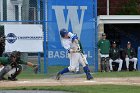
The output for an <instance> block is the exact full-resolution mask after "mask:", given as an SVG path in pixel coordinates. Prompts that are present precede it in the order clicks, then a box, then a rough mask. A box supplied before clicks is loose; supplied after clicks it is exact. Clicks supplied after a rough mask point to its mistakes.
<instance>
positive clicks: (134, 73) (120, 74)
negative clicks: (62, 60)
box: [18, 66, 140, 79]
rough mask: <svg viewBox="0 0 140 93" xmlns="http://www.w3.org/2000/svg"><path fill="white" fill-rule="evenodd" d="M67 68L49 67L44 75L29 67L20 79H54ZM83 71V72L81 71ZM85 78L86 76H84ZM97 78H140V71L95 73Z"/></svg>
mask: <svg viewBox="0 0 140 93" xmlns="http://www.w3.org/2000/svg"><path fill="white" fill-rule="evenodd" d="M63 68H65V66H49V67H48V73H47V74H44V73H43V69H42V71H41V73H40V74H34V73H33V70H32V69H31V68H29V67H27V69H25V70H24V71H23V72H22V73H21V74H20V75H19V76H18V78H19V79H43V78H49V77H53V76H55V75H56V74H57V72H58V71H60V70H62V69H63ZM81 71H82V70H81ZM83 76H84V75H83ZM93 76H94V77H95V78H104V77H140V72H139V71H130V72H128V71H123V72H97V73H93Z"/></svg>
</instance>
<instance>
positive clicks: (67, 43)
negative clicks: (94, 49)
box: [56, 29, 93, 80]
mask: <svg viewBox="0 0 140 93" xmlns="http://www.w3.org/2000/svg"><path fill="white" fill-rule="evenodd" d="M60 36H61V37H62V46H63V47H64V48H65V49H66V50H67V52H68V55H69V59H70V66H69V67H67V68H64V69H63V70H62V71H60V72H58V73H57V76H56V79H57V80H59V79H60V77H61V75H63V74H64V73H67V72H73V71H75V70H76V66H77V64H79V63H80V64H81V65H82V66H83V70H84V72H85V73H86V78H87V80H90V79H93V77H92V75H91V74H90V70H89V68H88V66H87V65H86V59H85V57H84V55H83V53H81V49H80V45H79V41H78V37H77V35H75V34H73V33H71V32H68V31H67V30H66V29H61V30H60Z"/></svg>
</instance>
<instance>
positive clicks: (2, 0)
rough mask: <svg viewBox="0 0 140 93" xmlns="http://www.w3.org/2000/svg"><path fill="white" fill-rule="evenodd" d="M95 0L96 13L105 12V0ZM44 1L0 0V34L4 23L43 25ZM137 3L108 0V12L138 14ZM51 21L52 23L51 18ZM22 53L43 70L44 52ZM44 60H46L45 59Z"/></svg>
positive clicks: (130, 0) (137, 0) (29, 70)
mask: <svg viewBox="0 0 140 93" xmlns="http://www.w3.org/2000/svg"><path fill="white" fill-rule="evenodd" d="M97 1H98V15H101V14H106V10H107V0H97ZM44 2H46V5H48V3H47V0H0V36H4V30H5V29H4V26H5V25H6V24H15V25H16V24H27V25H29V24H38V25H39V24H40V25H42V26H43V25H44V23H47V21H46V19H47V18H45V17H44V16H45V15H46V16H47V15H48V14H47V13H48V11H46V12H45V11H44V5H45V4H44ZM56 3H57V2H56ZM56 3H55V4H56ZM139 3H140V2H139V0H110V7H109V10H110V14H111V15H115V14H119V15H124V14H126V15H129V14H136V15H138V14H140V11H139V7H140V4H139ZM73 4H76V3H75V2H73ZM45 8H46V9H47V8H48V6H45ZM55 8H56V7H55ZM81 9H82V8H81ZM83 9H84V8H83ZM44 13H46V14H44ZM89 14H90V15H92V14H93V13H92V12H91V13H89ZM49 16H52V17H53V15H49ZM44 18H45V20H44ZM51 21H52V23H53V20H51ZM45 25H46V24H45ZM43 27H44V26H43ZM22 29H24V28H22ZM42 30H44V28H42ZM43 35H44V34H43ZM45 36H46V40H47V36H48V35H47V33H46V35H45ZM44 44H45V43H44ZM44 44H43V45H44ZM31 45H32V44H31ZM45 45H46V49H47V47H48V46H47V43H46V44H45ZM24 47H26V46H24ZM3 52H4V51H3ZM45 52H46V51H45ZM55 53H56V52H55ZM62 53H63V52H62ZM88 53H89V52H88ZM22 55H23V56H22V59H24V60H25V61H30V62H33V63H34V64H38V62H40V63H41V64H40V68H41V69H40V72H41V73H43V72H44V67H45V66H46V64H47V63H44V59H43V57H44V52H39V53H38V52H35V53H33V52H28V53H26V52H24V53H22ZM46 56H48V54H46ZM56 56H57V54H56ZM89 56H90V53H89ZM45 60H46V61H47V59H45ZM54 68H55V69H56V70H55V71H54V72H55V73H56V71H57V69H59V68H56V67H54ZM52 69H53V68H52ZM91 69H93V67H91ZM23 70H24V71H25V73H32V70H31V69H30V68H29V67H27V66H24V69H23Z"/></svg>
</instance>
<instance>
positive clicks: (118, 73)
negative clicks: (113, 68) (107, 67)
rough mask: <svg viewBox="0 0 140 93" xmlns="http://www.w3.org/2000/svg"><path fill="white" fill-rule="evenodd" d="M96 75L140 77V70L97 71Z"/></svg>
mask: <svg viewBox="0 0 140 93" xmlns="http://www.w3.org/2000/svg"><path fill="white" fill-rule="evenodd" d="M93 75H94V76H95V77H99V78H104V77H140V72H139V71H130V72H128V71H125V72H97V73H95V74H93Z"/></svg>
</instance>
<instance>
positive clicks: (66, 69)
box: [59, 68, 69, 75]
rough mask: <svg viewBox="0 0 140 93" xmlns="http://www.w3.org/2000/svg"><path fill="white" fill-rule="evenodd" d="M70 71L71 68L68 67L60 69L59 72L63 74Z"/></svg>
mask: <svg viewBox="0 0 140 93" xmlns="http://www.w3.org/2000/svg"><path fill="white" fill-rule="evenodd" d="M67 72H69V69H68V68H64V69H63V70H62V71H60V72H59V73H60V74H61V75H62V74H64V73H67Z"/></svg>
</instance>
